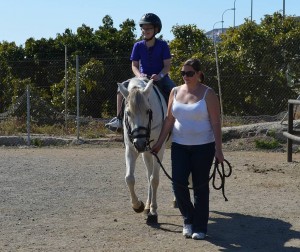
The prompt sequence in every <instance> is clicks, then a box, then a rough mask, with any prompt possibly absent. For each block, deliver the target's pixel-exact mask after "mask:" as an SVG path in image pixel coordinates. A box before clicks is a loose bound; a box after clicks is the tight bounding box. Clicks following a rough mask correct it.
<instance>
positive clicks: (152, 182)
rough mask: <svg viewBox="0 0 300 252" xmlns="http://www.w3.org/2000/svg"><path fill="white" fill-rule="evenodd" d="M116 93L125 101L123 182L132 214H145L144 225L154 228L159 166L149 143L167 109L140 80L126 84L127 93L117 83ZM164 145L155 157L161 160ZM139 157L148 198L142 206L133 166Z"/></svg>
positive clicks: (150, 83)
mask: <svg viewBox="0 0 300 252" xmlns="http://www.w3.org/2000/svg"><path fill="white" fill-rule="evenodd" d="M118 85H119V89H120V92H121V93H122V95H123V96H124V98H125V110H124V117H123V130H124V143H125V148H126V150H125V159H126V176H125V180H126V183H127V186H128V188H129V191H130V196H131V204H132V208H133V210H134V211H135V212H137V213H141V212H143V211H144V213H146V214H147V224H157V198H156V197H157V188H158V184H159V170H160V167H159V164H158V162H157V160H156V159H155V157H154V156H153V155H152V154H151V153H150V151H149V147H150V143H151V142H153V143H155V142H156V141H157V139H158V137H159V134H160V131H161V128H162V125H163V122H164V119H165V117H166V112H167V106H166V102H165V100H164V97H163V96H162V95H161V93H160V92H159V91H158V89H157V88H156V87H154V86H153V80H150V81H149V82H148V83H147V82H145V81H144V79H141V78H133V79H131V80H130V82H129V85H128V89H126V87H124V85H123V84H122V83H118ZM164 150H165V144H163V146H162V148H161V150H160V151H159V153H157V156H158V157H159V159H160V160H162V158H163V154H164ZM140 154H142V157H143V161H144V163H145V165H146V167H147V179H148V196H147V201H146V204H145V205H144V203H143V201H142V200H140V199H139V198H138V196H137V195H136V193H135V189H134V185H135V177H134V171H135V165H136V160H137V158H138V156H139V155H140Z"/></svg>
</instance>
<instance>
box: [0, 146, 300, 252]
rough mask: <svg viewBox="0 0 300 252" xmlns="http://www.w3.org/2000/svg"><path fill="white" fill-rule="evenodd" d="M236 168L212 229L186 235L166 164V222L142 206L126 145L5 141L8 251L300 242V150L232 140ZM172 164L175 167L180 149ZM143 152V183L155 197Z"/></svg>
mask: <svg viewBox="0 0 300 252" xmlns="http://www.w3.org/2000/svg"><path fill="white" fill-rule="evenodd" d="M225 156H226V158H227V159H228V160H229V161H230V162H231V163H232V166H233V174H232V176H231V177H229V178H228V179H227V180H226V196H227V197H228V199H229V201H228V202H225V201H224V199H223V197H222V194H221V191H216V190H213V189H212V190H211V207H210V220H209V227H208V228H209V231H208V237H207V239H206V240H204V241H195V240H192V239H185V238H184V237H183V236H182V234H181V232H182V219H181V216H180V214H179V211H178V209H176V208H173V207H172V191H171V184H170V181H169V180H168V179H167V177H166V176H165V175H164V174H163V172H161V180H160V186H159V196H158V204H159V206H158V214H159V216H158V222H159V225H158V226H156V227H151V226H148V225H146V222H145V219H144V216H143V215H142V214H136V213H134V212H133V211H132V209H131V206H130V201H129V192H128V189H127V187H126V184H125V181H124V175H125V168H124V166H125V162H124V149H123V148H122V146H121V144H119V147H116V146H114V147H111V146H88V147H87V146H81V147H68V148H39V149H37V148H31V149H27V148H0V157H1V167H0V183H1V187H0V189H1V192H0V202H1V204H0V218H1V219H0V220H1V221H0V223H1V224H0V225H1V229H0V234H1V235H0V251H264V252H265V251H289V252H294V251H300V154H299V153H298V154H294V155H293V162H292V163H287V162H286V153H284V152H262V151H232V150H231V149H230V148H228V149H227V150H226V149H225ZM163 163H164V165H165V167H166V168H167V169H168V170H170V150H169V149H167V150H166V154H165V159H164V162H163ZM145 182H146V176H145V168H144V165H143V163H142V161H141V160H140V159H139V162H138V166H137V169H136V188H137V192H138V195H139V197H140V198H141V199H142V200H144V201H145V198H146V184H145Z"/></svg>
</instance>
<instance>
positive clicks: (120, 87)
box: [117, 83, 129, 99]
mask: <svg viewBox="0 0 300 252" xmlns="http://www.w3.org/2000/svg"><path fill="white" fill-rule="evenodd" d="M117 84H118V86H119V89H120V92H121V94H122V95H123V96H124V98H125V99H126V98H127V96H128V95H129V92H128V89H127V88H126V87H124V84H123V83H117Z"/></svg>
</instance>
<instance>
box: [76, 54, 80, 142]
mask: <svg viewBox="0 0 300 252" xmlns="http://www.w3.org/2000/svg"><path fill="white" fill-rule="evenodd" d="M76 94H77V95H76V97H77V120H76V121H77V140H79V125H80V123H79V107H80V106H79V57H78V55H76Z"/></svg>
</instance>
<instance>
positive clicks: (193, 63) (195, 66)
mask: <svg viewBox="0 0 300 252" xmlns="http://www.w3.org/2000/svg"><path fill="white" fill-rule="evenodd" d="M183 66H191V67H192V68H193V69H194V70H195V71H196V72H200V82H203V81H204V74H203V72H202V71H201V62H200V60H199V59H188V60H187V61H186V62H184V64H183Z"/></svg>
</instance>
